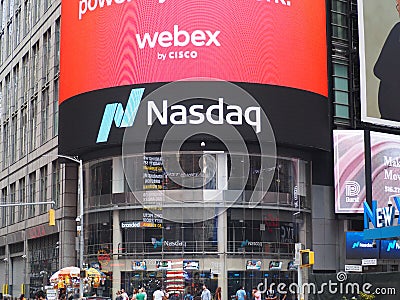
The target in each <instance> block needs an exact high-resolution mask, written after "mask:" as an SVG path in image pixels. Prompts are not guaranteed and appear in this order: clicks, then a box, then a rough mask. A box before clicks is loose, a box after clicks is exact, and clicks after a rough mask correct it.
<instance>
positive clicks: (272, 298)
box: [265, 284, 278, 300]
mask: <svg viewBox="0 0 400 300" xmlns="http://www.w3.org/2000/svg"><path fill="white" fill-rule="evenodd" d="M273 286H274V285H273V284H271V285H270V286H269V289H268V291H267V292H266V297H265V299H268V300H277V299H278V295H277V293H276V291H275V289H274V288H273Z"/></svg>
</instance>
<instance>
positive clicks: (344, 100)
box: [335, 91, 349, 104]
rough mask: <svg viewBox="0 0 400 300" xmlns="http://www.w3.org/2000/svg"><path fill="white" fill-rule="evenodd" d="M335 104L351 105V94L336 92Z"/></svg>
mask: <svg viewBox="0 0 400 300" xmlns="http://www.w3.org/2000/svg"><path fill="white" fill-rule="evenodd" d="M335 102H336V103H339V104H349V93H348V92H342V91H335Z"/></svg>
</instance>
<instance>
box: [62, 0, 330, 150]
mask: <svg viewBox="0 0 400 300" xmlns="http://www.w3.org/2000/svg"><path fill="white" fill-rule="evenodd" d="M326 49H327V48H326V14H325V1H312V0H304V1H283V0H281V1H256V0H254V1H247V0H246V1H245V0H236V1H223V2H220V1H211V0H200V1H199V0H187V1H176V0H166V1H156V0H137V1H129V0H126V1H116V0H103V1H102V0H96V1H88V0H82V1H63V3H62V26H61V54H60V55H61V58H60V59H61V66H60V98H59V103H60V129H59V136H60V139H59V141H60V145H59V147H60V153H64V154H79V153H80V152H81V151H83V150H82V149H88V148H92V149H93V148H95V147H97V146H100V147H102V148H103V149H104V145H105V144H101V145H98V143H96V138H97V135H98V131H99V127H100V124H101V120H102V116H103V112H104V111H105V106H106V105H107V104H108V103H113V102H114V103H120V104H121V105H122V107H123V108H125V106H126V105H127V102H128V99H129V97H130V92H131V91H132V90H133V89H135V90H136V91H139V90H144V94H143V93H142V94H141V96H140V97H139V96H138V98H140V99H141V98H144V97H146V96H147V95H148V94H149V93H151V92H152V91H154V90H155V89H157V88H158V87H160V86H161V85H163V84H165V83H168V82H173V81H178V80H188V79H189V80H194V79H193V78H201V79H198V80H204V81H207V79H211V78H212V79H217V80H224V81H229V82H233V83H235V84H238V85H240V86H241V87H242V88H244V89H245V90H247V91H249V92H250V93H251V94H252V95H253V97H255V98H256V99H257V100H258V101H259V102H260V104H261V106H262V108H263V109H264V111H265V112H266V113H267V114H268V117H270V118H271V120H270V121H271V123H272V124H273V126H274V130H275V131H276V134H277V137H278V141H279V139H281V141H282V142H285V141H286V142H290V141H293V140H294V141H295V142H297V143H298V144H300V143H301V144H305V145H307V144H309V145H313V146H314V147H317V148H327V147H328V145H329V143H328V142H327V141H326V140H325V139H326V138H325V136H326V132H327V130H328V129H329V124H328V122H327V120H326V115H327V112H328V104H327V101H326V99H327V94H328V86H327V83H328V81H327V50H326ZM218 96H221V97H222V96H223V95H218ZM299 107H301V108H302V109H299ZM309 111H313V114H311V115H310V114H309ZM282 114H286V115H288V116H289V117H290V121H291V122H293V123H297V124H298V126H296V128H293V129H288V126H287V125H288V124H287V120H289V119H283V118H282ZM71 120H74V122H71ZM82 129H84V131H83V130H82ZM310 129H312V130H313V131H315V132H316V133H315V134H312V132H311V134H308V135H307V136H304V135H303V134H302V135H301V136H302V138H301V139H300V138H299V135H300V134H299V132H300V131H302V132H305V131H307V132H309V133H310V131H309V130H310ZM296 130H298V131H299V132H296ZM123 131H124V129H121V130H119V128H115V127H113V129H111V132H110V135H111V136H110V138H109V139H108V140H107V146H110V145H119V144H120V143H121V142H120V140H121V132H123ZM76 132H79V133H80V134H79V135H76ZM296 139H298V141H296ZM307 139H310V140H309V141H308V140H307Z"/></svg>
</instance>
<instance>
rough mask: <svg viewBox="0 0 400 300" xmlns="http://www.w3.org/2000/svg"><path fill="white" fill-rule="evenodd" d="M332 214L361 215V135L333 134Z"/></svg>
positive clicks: (355, 132)
mask: <svg viewBox="0 0 400 300" xmlns="http://www.w3.org/2000/svg"><path fill="white" fill-rule="evenodd" d="M333 139H334V143H333V146H334V177H335V212H336V213H363V211H364V210H363V202H364V201H365V199H366V190H365V150H364V131H362V130H334V131H333Z"/></svg>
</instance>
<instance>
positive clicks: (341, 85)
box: [334, 77, 349, 91]
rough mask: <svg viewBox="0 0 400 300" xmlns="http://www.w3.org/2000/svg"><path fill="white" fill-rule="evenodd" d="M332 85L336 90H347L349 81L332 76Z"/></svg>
mask: <svg viewBox="0 0 400 300" xmlns="http://www.w3.org/2000/svg"><path fill="white" fill-rule="evenodd" d="M334 87H335V89H338V90H343V91H348V90H349V81H348V79H346V78H339V77H335V78H334Z"/></svg>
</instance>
